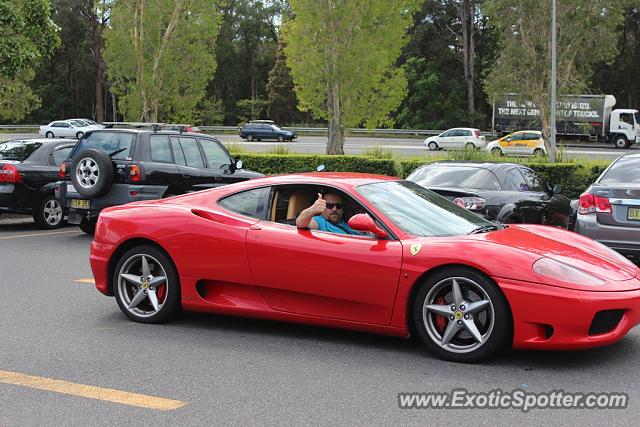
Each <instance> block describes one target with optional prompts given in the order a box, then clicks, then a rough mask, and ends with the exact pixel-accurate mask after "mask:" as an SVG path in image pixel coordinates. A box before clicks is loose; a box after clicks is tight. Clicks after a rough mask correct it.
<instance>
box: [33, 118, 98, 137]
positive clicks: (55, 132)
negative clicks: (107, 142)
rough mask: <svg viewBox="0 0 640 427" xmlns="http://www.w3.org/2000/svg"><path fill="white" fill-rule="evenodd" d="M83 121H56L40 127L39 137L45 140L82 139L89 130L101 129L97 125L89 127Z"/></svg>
mask: <svg viewBox="0 0 640 427" xmlns="http://www.w3.org/2000/svg"><path fill="white" fill-rule="evenodd" d="M84 120H85V119H82V120H78V119H70V120H57V121H55V122H51V123H49V124H48V125H45V126H40V132H39V133H40V135H42V136H44V137H46V138H78V139H80V138H82V135H84V134H85V133H86V132H88V131H90V130H96V129H102V128H103V126H102V125H99V124H97V123H96V124H95V125H89V124H87V122H85V121H84Z"/></svg>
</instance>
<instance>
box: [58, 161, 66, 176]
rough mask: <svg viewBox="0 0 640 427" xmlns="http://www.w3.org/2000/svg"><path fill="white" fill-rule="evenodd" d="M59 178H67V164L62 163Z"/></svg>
mask: <svg viewBox="0 0 640 427" xmlns="http://www.w3.org/2000/svg"><path fill="white" fill-rule="evenodd" d="M58 176H59V177H60V178H62V179H65V178H66V177H67V162H62V163H60V171H59V172H58Z"/></svg>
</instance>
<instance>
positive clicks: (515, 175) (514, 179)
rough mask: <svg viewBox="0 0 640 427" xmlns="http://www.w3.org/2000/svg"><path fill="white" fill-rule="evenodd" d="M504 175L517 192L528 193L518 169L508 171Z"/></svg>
mask: <svg viewBox="0 0 640 427" xmlns="http://www.w3.org/2000/svg"><path fill="white" fill-rule="evenodd" d="M506 175H507V178H508V179H509V181H510V182H511V183H512V184H513V186H514V187H515V188H516V189H517V190H518V191H529V185H527V181H525V179H524V176H522V174H521V173H520V171H519V170H518V168H512V169H509V170H508V171H507V172H506Z"/></svg>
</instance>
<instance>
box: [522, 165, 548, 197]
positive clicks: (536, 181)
mask: <svg viewBox="0 0 640 427" xmlns="http://www.w3.org/2000/svg"><path fill="white" fill-rule="evenodd" d="M520 172H522V175H524V179H525V181H526V183H527V186H528V187H529V191H538V192H542V191H544V189H543V186H542V184H541V182H540V178H538V175H536V173H535V172H534V171H532V170H531V169H527V168H520Z"/></svg>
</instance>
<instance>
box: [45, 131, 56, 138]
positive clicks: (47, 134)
mask: <svg viewBox="0 0 640 427" xmlns="http://www.w3.org/2000/svg"><path fill="white" fill-rule="evenodd" d="M45 136H46V137H47V138H53V137H54V135H53V132H51V131H49V132H47V133H46V135H45Z"/></svg>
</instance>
